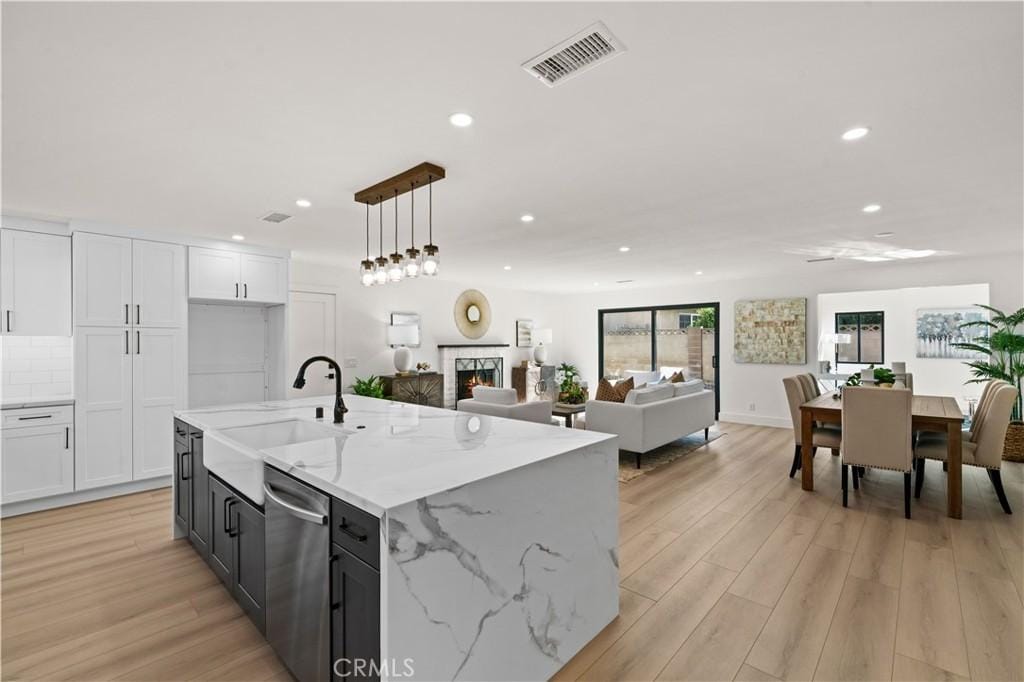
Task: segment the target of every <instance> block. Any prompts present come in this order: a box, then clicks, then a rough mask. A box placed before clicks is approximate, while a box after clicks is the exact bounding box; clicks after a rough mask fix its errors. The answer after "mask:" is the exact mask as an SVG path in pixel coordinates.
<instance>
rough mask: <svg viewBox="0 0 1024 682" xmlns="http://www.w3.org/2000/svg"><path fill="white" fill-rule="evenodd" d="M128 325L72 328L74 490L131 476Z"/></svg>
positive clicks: (130, 358)
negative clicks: (121, 326) (73, 359)
mask: <svg viewBox="0 0 1024 682" xmlns="http://www.w3.org/2000/svg"><path fill="white" fill-rule="evenodd" d="M130 337H131V332H130V330H129V329H128V328H126V327H125V328H117V327H77V328H76V329H75V363H74V364H75V425H76V428H75V452H76V456H75V489H76V490H83V489H86V488H96V487H99V486H104V485H113V484H115V483H126V482H128V481H131V480H132V354H131V345H132V339H131V338H130Z"/></svg>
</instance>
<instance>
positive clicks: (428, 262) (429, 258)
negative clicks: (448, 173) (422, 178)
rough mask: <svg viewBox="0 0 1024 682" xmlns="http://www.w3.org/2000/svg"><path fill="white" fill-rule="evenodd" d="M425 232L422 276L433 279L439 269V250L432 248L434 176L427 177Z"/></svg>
mask: <svg viewBox="0 0 1024 682" xmlns="http://www.w3.org/2000/svg"><path fill="white" fill-rule="evenodd" d="M427 202H428V207H429V208H428V210H427V230H428V241H427V244H426V245H425V246H424V247H423V265H422V268H423V274H424V276H426V277H434V276H436V275H437V271H438V270H439V269H440V267H441V254H440V249H438V248H437V247H436V246H434V176H433V175H428V176H427Z"/></svg>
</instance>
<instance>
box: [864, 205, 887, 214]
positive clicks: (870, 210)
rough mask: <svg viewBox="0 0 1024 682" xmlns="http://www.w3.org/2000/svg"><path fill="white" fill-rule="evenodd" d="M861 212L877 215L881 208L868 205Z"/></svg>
mask: <svg viewBox="0 0 1024 682" xmlns="http://www.w3.org/2000/svg"><path fill="white" fill-rule="evenodd" d="M861 210H862V211H864V212H865V213H878V212H879V211H881V210H882V207H881V206H879V205H878V204H868V205H867V206H865V207H864V208H862V209H861Z"/></svg>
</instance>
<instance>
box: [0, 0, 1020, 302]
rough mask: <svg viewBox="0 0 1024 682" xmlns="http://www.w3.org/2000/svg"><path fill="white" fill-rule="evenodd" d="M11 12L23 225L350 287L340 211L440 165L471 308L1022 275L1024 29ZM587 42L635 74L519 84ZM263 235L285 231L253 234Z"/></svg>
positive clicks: (662, 14)
mask: <svg viewBox="0 0 1024 682" xmlns="http://www.w3.org/2000/svg"><path fill="white" fill-rule="evenodd" d="M2 11H3V170H4V171H5V172H4V174H3V209H4V211H5V212H7V213H18V214H25V215H35V216H51V217H64V218H81V219H87V220H95V221H102V222H109V223H113V224H119V225H136V226H144V227H147V228H154V229H163V230H173V231H180V232H184V233H190V234H198V235H204V236H207V237H214V238H222V239H227V238H228V237H230V235H231V234H232V233H236V232H237V233H242V234H244V235H246V236H247V238H248V241H249V242H250V243H259V244H268V245H275V246H283V247H289V248H291V249H293V250H294V252H295V256H296V257H297V258H301V259H306V260H316V261H326V262H335V263H338V264H340V265H341V266H343V267H344V268H346V269H348V270H351V273H352V277H353V278H354V277H355V276H356V275H355V268H356V265H357V263H358V261H359V259H360V258H362V256H363V249H364V225H363V220H364V215H363V212H362V208H361V207H360V206H359V205H357V204H355V203H354V202H353V201H352V193H353V192H354V191H355V190H358V189H361V188H362V187H364V186H367V185H370V184H372V183H374V182H376V181H378V180H381V179H383V178H385V177H387V176H389V175H392V174H393V173H396V172H398V171H401V170H403V169H405V168H407V167H409V166H412V165H414V164H416V163H418V162H420V161H424V160H429V161H432V162H435V163H439V164H441V165H443V166H445V167H446V168H447V169H448V173H449V177H448V179H446V180H444V181H443V182H441V183H440V184H438V185H437V186H436V187H435V197H434V199H435V228H436V230H435V242H436V243H437V244H439V245H440V247H441V253H442V259H443V260H442V263H443V271H444V276H445V277H447V278H453V279H458V280H462V281H467V282H474V283H483V284H491V285H504V286H509V287H515V288H530V289H542V290H552V291H571V290H590V291H593V282H595V281H597V282H600V283H601V285H602V286H606V285H607V286H614V284H612V283H613V282H614V281H615V280H622V279H634V280H636V285H637V286H643V285H652V284H662V283H671V282H676V281H678V282H686V281H688V280H690V279H692V278H693V277H694V276H695V275H694V272H695V271H696V270H702V271H703V272H704V273H705V277H706V278H738V277H745V276H757V275H765V274H771V273H775V272H778V273H794V272H821V273H823V274H825V273H828V272H829V271H830V270H832V269H835V268H843V267H862V268H870V267H871V264H867V263H862V262H859V261H851V260H840V261H838V262H833V263H819V264H808V263H806V262H805V260H806V259H807V258H810V257H813V256H815V255H819V254H833V253H841V254H842V253H845V254H851V253H852V254H857V253H864V252H873V251H877V250H891V249H897V248H902V249H915V250H921V249H934V250H936V251H939V252H940V253H941V254H947V255H946V256H943V255H937V256H934V257H936V258H938V257H949V256H950V255H955V254H961V255H963V254H968V255H978V254H986V253H994V252H1005V251H1006V250H1007V249H1020V248H1021V239H1022V225H1024V210H1022V190H1021V187H1022V183H1024V171H1022V145H1024V141H1022V132H1021V129H1022V116H1024V107H1022V28H1021V26H1022V4H1021V3H992V4H983V3H900V4H885V3H849V4H826V3H791V4H768V3H763V4H762V3H755V4H745V3H744V4H731V3H726V4H668V3H653V4H625V3H623V4H619V3H565V4H562V3H559V4H541V3H511V4H487V3H483V4H458V3H452V4H432V3H413V4H398V3H384V4H288V3H282V4H257V3H224V4H179V3H166V4H164V3H109V4H91V3H70V4H50V3H9V2H5V3H4V4H3V10H2ZM599 19H600V20H603V21H604V22H605V23H606V24H607V25H608V27H609V28H610V29H611V30H612V31H613V32H614V33H615V34H616V35H617V36H618V37H619V38H620V39H621V40H622V41H623V42H624V43H625V44H626V46H627V47H628V49H629V51H628V52H627V53H626V54H624V55H622V56H621V57H618V58H615V59H613V60H611V61H609V62H608V63H607V64H604V65H601V66H600V67H598V68H596V69H594V70H592V71H590V72H588V73H586V74H584V75H582V76H580V77H579V78H576V79H574V80H571V81H569V82H567V83H565V84H564V85H562V86H560V87H557V88H554V89H549V88H547V87H545V86H544V85H542V84H541V83H539V82H537V81H535V80H533V79H531V78H530V77H529V76H528V75H527V74H526V73H525V72H523V71H522V70H521V69H520V68H519V64H520V63H521V62H523V61H524V60H526V59H527V58H530V57H532V56H534V55H535V54H537V53H539V52H541V51H543V50H545V49H546V48H548V47H550V46H552V45H554V44H555V43H557V42H559V41H560V40H562V39H563V38H566V37H568V36H569V35H571V34H573V33H575V32H576V31H578V30H580V29H582V28H583V27H585V26H587V25H588V24H590V23H592V22H594V21H596V20H599ZM454 111H468V112H470V113H472V114H473V116H474V117H475V118H476V123H475V125H473V126H472V127H471V128H467V129H457V128H454V127H452V126H451V125H449V123H448V121H447V118H448V115H449V114H450V113H452V112H454ZM859 124H863V125H868V126H870V127H871V128H872V133H871V135H869V136H868V137H867V138H865V139H864V140H862V141H860V142H856V143H845V142H842V141H841V140H840V139H839V135H840V134H841V133H842V132H843V131H844V130H845V129H847V128H849V127H852V126H854V125H859ZM298 197H307V198H309V199H310V200H311V201H312V202H313V207H312V208H309V209H300V208H298V207H296V206H295V203H294V201H295V199H296V198H298ZM425 198H426V197H425V194H418V195H417V199H418V201H417V209H420V208H425V206H426V201H425ZM868 203H879V204H881V205H882V206H883V207H884V208H883V210H882V211H881V212H880V213H876V214H874V215H865V214H863V213H861V211H860V209H861V207H862V206H864V205H865V204H868ZM272 210H276V211H284V212H287V213H292V214H294V215H295V218H293V219H292V220H290V221H288V222H286V223H284V224H282V225H271V224H266V223H261V222H259V221H258V220H257V218H258V217H259V216H260V215H262V214H264V213H266V212H268V211H272ZM408 211H409V207H408V203H407V201H406V198H403V200H402V201H401V205H400V218H401V225H402V240H401V244H400V247H401V248H402V249H405V248H406V247H407V246H408V243H407V242H408ZM523 212H530V213H533V214H535V215H536V217H537V219H536V221H535V222H533V223H532V224H529V225H525V224H523V223H521V222H520V221H519V215H520V214H521V213H523ZM418 214H419V215H420V217H421V218H422V216H423V214H422V213H419V211H418ZM384 215H385V231H384V232H385V244H384V248H385V253H387V252H389V251H391V250H393V213H392V212H391V206H390V205H387V206H386V210H385V213H384ZM417 225H418V228H420V229H418V230H417V235H418V241H421V242H422V241H423V240H422V235H424V233H425V231H421V230H422V228H425V226H426V225H425V221H423V220H422V219H418V221H417ZM880 231H893V232H895V233H896V234H895V236H894V237H891V238H889V239H886V240H881V239H875V238H873V236H872V235H873V234H875V233H877V232H880ZM622 245H629V246H631V247H632V250H631V251H630V252H629V253H627V254H622V253H619V251H618V247H619V246H622ZM506 264H508V265H512V266H513V269H512V270H511V271H505V270H503V266H504V265H506Z"/></svg>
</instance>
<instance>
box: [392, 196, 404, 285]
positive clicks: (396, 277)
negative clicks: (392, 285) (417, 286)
mask: <svg viewBox="0 0 1024 682" xmlns="http://www.w3.org/2000/svg"><path fill="white" fill-rule="evenodd" d="M403 277H405V259H404V258H403V257H402V252H401V251H399V250H398V190H397V189H396V190H395V251H394V253H392V254H391V264H390V265H389V266H388V281H389V282H401V281H402V278H403Z"/></svg>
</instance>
